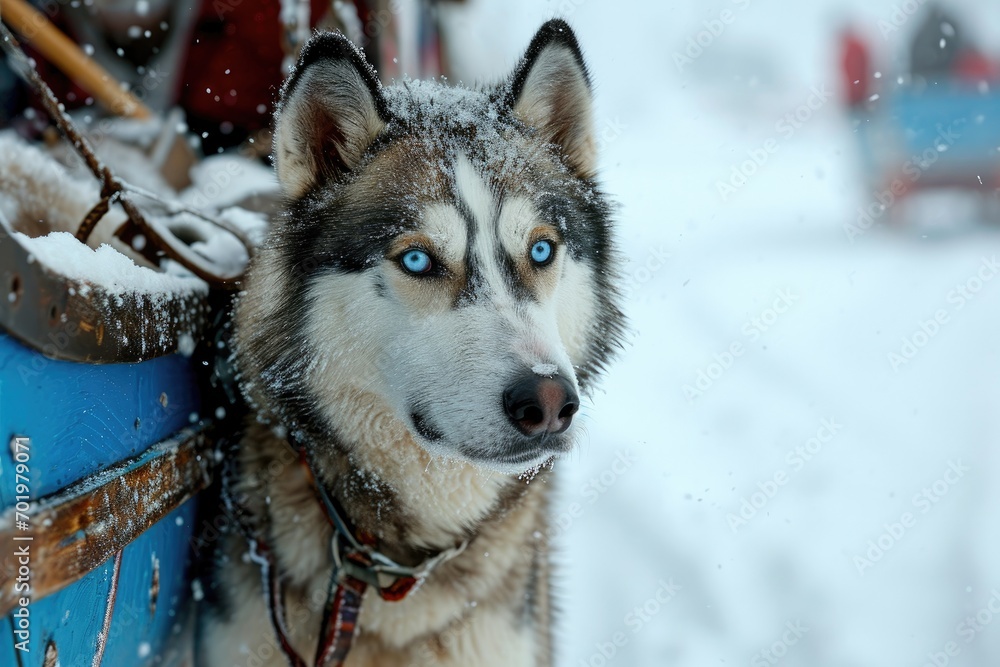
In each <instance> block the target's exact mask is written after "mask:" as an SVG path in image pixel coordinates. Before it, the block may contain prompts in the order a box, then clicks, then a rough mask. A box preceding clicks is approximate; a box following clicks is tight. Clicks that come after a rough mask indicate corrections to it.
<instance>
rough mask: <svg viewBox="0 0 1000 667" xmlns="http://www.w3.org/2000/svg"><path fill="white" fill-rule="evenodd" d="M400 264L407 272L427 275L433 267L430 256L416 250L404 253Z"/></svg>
mask: <svg viewBox="0 0 1000 667" xmlns="http://www.w3.org/2000/svg"><path fill="white" fill-rule="evenodd" d="M400 263H401V264H402V265H403V268H404V269H406V270H407V271H408V272H410V273H418V274H419V273H427V272H428V271H430V270H431V267H432V266H433V262H432V261H431V256H430V255H428V254H427V253H426V252H424V251H423V250H417V249H416V248H414V249H412V250H407V251H406V252H404V253H403V257H402V258H401V259H400Z"/></svg>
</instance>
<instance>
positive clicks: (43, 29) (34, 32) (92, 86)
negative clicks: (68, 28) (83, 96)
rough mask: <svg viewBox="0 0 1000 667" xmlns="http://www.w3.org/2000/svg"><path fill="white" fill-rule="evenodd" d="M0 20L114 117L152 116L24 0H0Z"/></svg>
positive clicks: (141, 104) (144, 106)
mask: <svg viewBox="0 0 1000 667" xmlns="http://www.w3.org/2000/svg"><path fill="white" fill-rule="evenodd" d="M0 20H2V21H3V22H4V23H6V24H7V25H9V26H10V27H11V28H13V29H14V30H15V31H16V32H17V33H18V34H19V35H21V37H22V38H23V39H24V41H26V42H28V43H30V44H31V45H32V46H34V47H35V48H36V49H38V52H39V53H41V54H42V55H43V56H44V57H45V59H46V60H48V61H49V62H51V63H52V64H53V65H55V66H56V67H58V68H59V69H60V70H61V71H62V72H63V73H64V74H66V75H67V76H68V77H69V78H71V79H72V80H73V81H76V82H77V83H79V84H80V87H81V88H83V89H84V90H86V91H87V92H88V93H90V94H91V95H93V96H94V99H96V100H97V101H98V102H100V103H101V104H102V105H103V106H104V107H105V108H107V109H108V110H109V111H111V112H112V113H114V114H115V115H118V116H126V117H129V118H140V119H142V118H151V117H152V116H153V113H152V112H151V111H150V110H149V107H147V106H146V105H145V104H143V103H142V102H140V101H139V100H138V99H136V98H135V96H134V95H132V94H131V93H129V92H128V91H126V90H125V89H123V88H122V87H121V85H120V84H119V83H118V82H117V81H116V80H115V79H114V77H112V76H111V75H110V74H108V73H107V72H106V71H105V70H104V68H103V67H101V66H100V65H98V64H97V63H96V62H94V61H93V60H92V59H91V58H90V57H89V56H88V55H87V54H85V53H84V52H83V51H82V50H81V49H80V47H79V46H77V45H76V44H75V43H73V40H71V39H70V38H69V37H67V36H66V35H64V34H63V33H62V32H60V31H59V29H58V28H56V27H55V26H54V25H53V24H52V22H51V21H49V19H48V18H46V17H45V15H44V14H42V13H41V12H39V11H38V10H37V9H35V8H34V7H32V6H31V5H29V4H28V3H27V2H25V0H0Z"/></svg>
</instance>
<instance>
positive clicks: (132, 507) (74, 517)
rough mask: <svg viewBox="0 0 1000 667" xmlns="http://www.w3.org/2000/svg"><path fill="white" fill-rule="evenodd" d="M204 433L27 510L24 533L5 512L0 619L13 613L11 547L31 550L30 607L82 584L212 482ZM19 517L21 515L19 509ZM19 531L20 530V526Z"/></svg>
mask: <svg viewBox="0 0 1000 667" xmlns="http://www.w3.org/2000/svg"><path fill="white" fill-rule="evenodd" d="M213 460H214V459H213V456H212V451H211V444H210V441H209V439H208V437H207V436H206V434H205V432H204V430H197V429H184V430H183V431H181V432H180V433H178V434H177V435H176V436H174V437H173V438H170V439H168V440H165V441H163V442H161V443H159V444H156V445H153V446H152V447H150V448H149V449H148V450H146V451H145V452H143V453H142V454H140V455H138V456H136V457H134V458H132V459H130V460H128V461H126V462H124V463H120V464H118V465H115V466H112V467H111V468H107V469H105V470H102V471H100V472H98V473H96V474H94V475H91V476H89V477H86V478H84V479H82V480H80V481H79V482H76V483H75V484H72V485H70V486H68V487H66V488H65V489H63V490H62V491H59V492H58V493H55V494H53V495H51V496H48V497H45V498H42V499H40V500H37V501H34V502H32V503H30V506H29V507H28V511H27V515H28V517H29V519H28V521H27V524H28V526H29V530H28V531H25V530H23V529H19V528H18V526H19V523H18V522H20V521H22V518H21V517H17V516H16V513H17V508H16V506H15V507H10V508H8V509H7V510H6V511H5V512H4V513H3V514H2V515H0V544H6V545H10V547H11V548H9V549H7V550H6V551H5V553H4V554H3V555H2V558H3V559H4V561H3V562H2V563H0V618H3V617H5V616H7V614H9V613H10V612H11V611H13V610H14V609H15V607H17V601H18V598H19V597H20V596H22V595H23V593H18V592H17V591H16V589H15V584H16V583H17V576H18V574H17V573H18V565H19V564H18V558H17V555H16V549H17V546H18V545H30V547H29V548H30V554H31V555H30V558H31V599H32V601H37V600H40V599H42V598H44V597H46V596H48V595H51V594H53V593H55V592H57V591H59V590H61V589H63V588H65V587H66V586H69V585H70V584H72V583H74V582H75V581H78V580H79V579H81V578H82V577H83V576H84V575H86V574H88V573H89V572H91V571H93V570H94V569H96V568H98V567H100V566H101V565H103V564H104V563H106V562H107V561H108V560H109V559H111V558H114V557H116V554H118V553H119V552H120V551H121V550H122V549H123V548H125V547H126V546H128V545H129V544H130V543H131V542H132V541H133V540H135V539H136V538H137V537H139V536H140V535H141V534H142V533H143V532H145V531H146V530H147V529H148V528H150V527H151V526H152V525H153V524H155V523H156V522H157V521H159V520H160V519H162V518H163V517H165V516H166V515H167V514H169V513H170V512H171V511H172V510H174V509H176V508H177V507H179V506H180V505H182V504H183V503H184V502H185V501H187V500H188V499H190V498H191V497H192V496H194V495H195V494H196V493H198V492H199V491H201V490H202V489H204V488H205V487H207V486H208V485H209V484H210V483H211V481H212V462H213ZM22 509H23V508H22ZM21 525H23V524H21Z"/></svg>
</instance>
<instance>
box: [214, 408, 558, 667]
mask: <svg viewBox="0 0 1000 667" xmlns="http://www.w3.org/2000/svg"><path fill="white" fill-rule="evenodd" d="M357 399H358V401H359V404H358V405H357V406H355V409H367V410H369V411H371V410H372V403H371V402H370V401H371V400H373V398H372V397H363V396H358V397H357ZM345 409H346V406H345ZM372 419H373V420H374V422H375V423H377V424H379V428H376V429H372V430H371V431H370V432H369V433H370V435H369V436H368V440H369V441H367V442H362V443H361V445H360V446H358V447H356V448H352V452H351V453H346V452H345V453H344V454H343V455H342V456H340V457H333V458H335V459H336V464H335V465H336V466H338V470H337V471H336V472H335V473H333V471H325V473H324V476H325V475H326V474H330V473H333V474H334V475H335V478H336V480H337V481H336V482H335V483H334V484H333V485H331V491H333V492H334V493H335V494H336V496H337V498H338V500H339V501H340V502H341V503H342V505H343V507H344V509H345V511H347V512H348V513H349V514H350V515H351V517H352V518H353V519H354V521H355V522H356V524H357V527H358V529H359V530H366V531H369V532H371V533H373V534H375V535H376V536H377V537H378V538H379V539H380V547H381V545H382V544H385V545H386V546H385V547H384V548H385V552H386V554H387V555H389V556H390V557H392V558H394V559H397V560H398V562H402V563H407V564H417V563H418V562H420V561H421V560H422V559H423V557H424V556H425V555H426V554H427V553H428V552H429V551H436V550H439V549H443V548H447V547H448V546H453V545H454V544H456V543H458V542H460V541H461V540H462V539H464V537H465V536H467V535H469V534H470V532H471V531H473V530H475V537H474V539H472V540H471V542H470V544H469V546H468V548H467V549H466V550H465V551H464V552H463V553H462V554H460V555H459V556H458V557H456V558H455V559H454V560H451V561H448V562H446V563H444V564H442V565H441V566H440V567H439V568H438V569H437V570H435V571H434V572H433V573H432V574H431V575H430V576H429V577H428V578H427V580H426V581H425V582H424V583H423V584H422V585H421V586H420V588H418V589H417V590H416V591H414V592H413V593H411V594H410V595H409V596H407V597H406V598H405V599H403V600H402V601H398V602H386V601H384V600H382V599H381V598H379V597H378V594H377V593H376V592H375V591H373V590H369V591H368V592H366V594H365V597H364V600H363V604H362V611H361V616H360V620H359V627H360V631H359V634H358V636H357V637H356V639H355V643H354V648H353V649H352V651H351V653H350V655H349V659H348V661H347V663H346V665H347V666H348V667H351V666H356V667H361V666H368V665H373V666H374V665H379V666H383V665H385V666H392V665H399V666H400V667H403V666H407V667H409V666H411V665H412V666H414V667H415V666H417V665H483V666H486V667H488V666H490V665H494V664H496V665H501V664H503V665H510V664H519V665H538V666H545V665H549V664H551V642H550V637H549V631H550V628H549V625H550V623H549V615H550V607H549V605H550V602H549V593H548V544H547V539H546V537H547V527H546V521H545V515H546V509H547V497H548V493H549V485H548V477H549V476H548V474H547V471H544V470H543V471H542V472H541V473H540V474H538V475H537V476H535V477H534V479H532V480H530V482H529V481H528V480H526V479H525V480H516V481H515V480H511V479H510V478H509V477H506V476H491V475H489V474H488V473H484V472H483V471H480V470H478V469H476V468H475V467H473V466H471V465H465V464H459V463H455V462H441V461H437V460H435V459H432V458H431V457H430V456H429V455H427V454H426V453H425V452H424V451H423V450H422V449H421V448H420V447H419V446H417V445H416V444H415V443H413V442H412V440H410V439H409V437H408V436H407V434H406V431H405V429H403V428H402V427H401V426H400V425H398V424H394V423H393V419H392V417H391V416H390V415H388V414H387V413H385V412H382V411H379V410H374V413H373V414H372ZM239 470H240V472H239V479H238V481H237V483H236V485H235V487H234V489H233V493H234V497H235V498H236V499H237V500H238V501H239V502H241V503H242V504H244V505H245V509H246V510H248V511H249V513H250V514H251V515H252V516H253V517H255V518H256V520H257V522H258V523H257V524H256V525H255V526H254V528H255V529H256V530H257V531H259V532H260V534H261V535H263V536H265V537H264V539H266V540H267V541H268V544H269V545H270V547H271V548H272V549H273V550H274V554H275V559H276V563H277V565H278V567H279V569H280V571H281V572H282V574H283V576H284V577H286V593H285V594H286V601H285V603H286V610H287V617H288V619H289V629H290V634H291V636H290V639H291V640H292V642H293V644H294V646H295V648H296V649H297V651H298V652H299V653H300V654H301V655H303V656H311V655H312V654H313V652H314V651H315V649H316V645H317V641H318V631H319V626H320V621H321V617H322V607H323V604H324V602H325V601H326V595H327V587H328V585H329V580H330V573H331V569H332V567H333V564H332V561H331V558H330V539H331V537H332V529H331V528H330V526H329V524H328V522H327V519H326V517H325V515H324V513H323V511H322V509H321V507H320V505H319V503H318V502H317V499H316V496H315V494H314V493H313V491H312V488H311V486H310V482H309V479H308V475H307V473H306V471H305V468H304V467H303V466H302V465H301V463H300V461H299V458H298V456H297V454H296V453H295V452H294V451H293V449H292V447H291V446H290V445H289V444H288V443H287V442H286V441H285V440H284V439H282V438H280V437H278V436H277V435H275V434H274V433H273V432H272V431H271V430H270V429H269V428H267V427H264V426H262V425H259V424H255V425H253V426H252V427H251V428H250V429H249V431H248V433H247V435H246V437H245V438H244V441H243V443H242V445H241V454H240V458H239ZM227 540H228V543H227V544H226V546H225V548H224V555H223V556H222V558H224V559H225V560H226V561H227V562H226V563H225V564H224V565H223V566H222V567H220V571H221V572H222V581H221V582H220V583H221V584H222V586H221V588H222V589H223V590H224V591H225V592H226V593H224V595H223V597H224V598H226V597H227V596H228V597H229V599H225V600H224V604H223V608H224V610H225V612H226V615H227V616H228V618H225V619H224V618H222V617H220V618H219V619H218V621H220V622H223V623H227V624H229V625H231V626H235V627H240V628H244V629H246V628H248V627H249V628H256V629H257V630H258V632H259V633H253V632H251V633H249V634H248V635H246V636H249V637H254V638H255V639H254V641H256V642H257V644H258V646H256V650H254V649H255V647H254V646H252V645H251V646H245V645H244V646H240V645H237V646H219V647H217V648H218V649H219V650H220V652H219V653H216V652H215V650H213V647H208V651H209V654H210V655H211V656H212V657H211V658H210V659H209V660H208V661H207V662H206V664H212V665H229V664H246V663H245V660H246V657H249V656H250V655H255V656H257V657H258V658H262V656H263V655H270V654H271V653H273V655H274V657H273V658H272V659H271V660H265V661H263V662H262V663H261V664H263V665H283V664H285V658H284V657H283V656H282V655H281V654H280V652H279V651H278V649H277V645H276V643H275V639H274V634H273V631H272V630H271V628H270V626H269V623H268V622H267V620H266V619H267V610H266V609H265V608H264V603H263V600H264V596H263V591H262V589H261V585H260V583H259V582H260V572H259V569H258V566H257V565H256V564H255V563H253V562H248V561H249V558H248V554H249V551H250V546H249V545H248V544H247V542H246V540H245V539H244V538H243V536H242V535H240V534H237V533H233V534H231V535H229V536H228V538H227ZM234 593H236V594H238V595H233V594H234ZM262 620H263V622H262ZM243 634H246V633H245V632H244V633H243ZM266 646H270V648H265V647H266ZM244 649H249V650H248V651H246V657H244V658H243V660H240V657H239V656H240V654H241V653H243V650H244ZM261 649H263V653H262V650H261ZM234 651H235V653H234Z"/></svg>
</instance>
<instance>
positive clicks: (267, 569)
mask: <svg viewBox="0 0 1000 667" xmlns="http://www.w3.org/2000/svg"><path fill="white" fill-rule="evenodd" d="M297 449H298V451H299V460H300V463H301V464H302V465H303V467H304V468H305V470H306V473H307V474H308V476H309V479H310V483H311V485H312V487H313V490H314V491H315V493H316V497H317V500H318V502H319V503H320V506H321V507H322V508H323V513H324V514H325V516H326V519H327V521H328V522H329V523H330V525H331V526H332V527H333V537H332V538H331V540H330V554H331V556H332V559H333V570H332V572H331V575H330V585H329V588H328V590H327V596H326V603H325V604H324V606H323V619H322V623H321V625H320V635H319V642H318V645H317V647H316V658H315V667H342V666H343V664H344V661H345V660H347V654H348V653H349V652H350V650H351V646H352V644H353V642H354V637H355V635H356V634H357V632H358V615H359V614H360V613H361V601H362V599H363V597H364V594H365V591H366V590H367V589H368V587H369V586H373V587H374V588H375V589H376V590H377V591H378V594H379V597H381V598H382V599H383V600H386V601H388V602H397V601H399V600H402V599H403V598H405V597H406V596H407V595H409V594H410V593H412V592H413V591H415V590H416V589H417V588H419V586H420V584H421V583H423V581H424V579H426V578H427V576H428V575H429V574H430V573H431V572H432V571H433V570H434V569H435V568H436V567H437V566H438V565H440V564H441V563H444V562H445V561H448V560H451V559H452V558H454V557H456V556H458V555H459V554H460V553H462V552H463V551H465V548H466V547H467V546H468V544H469V541H468V540H465V541H463V542H462V543H461V544H459V545H458V546H456V547H453V548H451V549H446V550H444V551H442V552H440V553H438V554H437V555H435V556H434V557H433V558H430V559H428V560H426V561H424V562H423V563H421V564H420V565H418V566H416V567H409V566H404V565H399V564H398V563H396V562H395V561H393V560H392V559H390V558H389V557H388V556H386V555H385V554H382V553H381V552H379V551H376V550H375V549H374V545H375V537H374V536H373V535H370V534H367V533H364V532H360V531H357V530H356V529H355V527H354V526H353V525H352V524H351V523H350V521H349V520H348V519H347V518H346V514H345V512H344V511H343V509H342V508H341V507H340V506H339V504H338V503H337V502H336V500H335V499H334V498H332V497H331V496H330V494H329V493H328V492H327V491H326V489H325V488H324V487H323V485H322V484H320V483H319V480H318V478H317V476H316V475H315V473H314V472H313V467H312V465H311V463H310V461H309V456H308V453H307V452H306V450H305V448H304V447H298V448H297ZM244 532H245V534H246V536H247V539H248V540H249V541H250V558H251V560H253V561H254V562H256V563H257V564H258V565H259V566H260V568H261V579H262V582H263V584H264V590H265V592H266V596H267V597H266V599H267V605H268V612H269V614H270V617H271V625H272V626H273V627H274V631H275V634H276V635H277V636H278V644H279V646H280V648H281V651H282V652H283V653H284V654H285V657H286V658H287V659H288V664H289V666H290V667H306V666H307V663H306V661H305V660H304V659H303V658H302V656H301V655H300V654H299V653H298V651H296V650H295V648H294V647H293V646H292V643H291V640H290V639H289V632H288V624H287V619H286V615H285V596H284V587H283V582H282V579H281V574H280V572H278V567H277V564H276V562H275V558H274V554H273V552H272V550H271V548H270V547H269V545H268V544H267V543H266V542H265V541H264V540H263V539H262V537H260V536H254V535H252V534H251V533H250V532H249V531H248V530H245V531H244Z"/></svg>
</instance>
